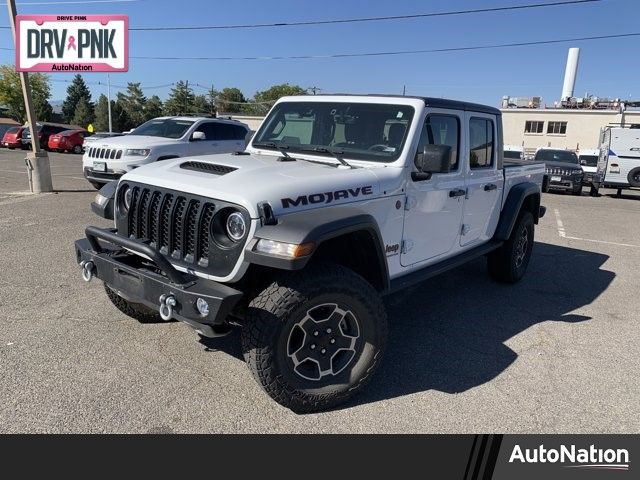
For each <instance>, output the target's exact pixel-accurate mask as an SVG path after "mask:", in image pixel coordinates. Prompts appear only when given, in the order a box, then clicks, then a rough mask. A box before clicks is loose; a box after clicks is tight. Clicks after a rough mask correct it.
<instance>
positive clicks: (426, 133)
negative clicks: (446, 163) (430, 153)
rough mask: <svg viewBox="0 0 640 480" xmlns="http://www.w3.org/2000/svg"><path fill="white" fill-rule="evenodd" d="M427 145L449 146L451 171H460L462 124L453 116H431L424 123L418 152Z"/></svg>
mask: <svg viewBox="0 0 640 480" xmlns="http://www.w3.org/2000/svg"><path fill="white" fill-rule="evenodd" d="M425 145H449V146H450V147H451V157H450V158H451V171H454V170H457V169H458V148H459V145H460V122H459V121H458V117H455V116H452V115H439V114H434V115H429V116H428V117H427V119H426V120H425V123H424V128H423V129H422V134H421V135H420V142H419V143H418V152H422V150H423V149H424V147H425Z"/></svg>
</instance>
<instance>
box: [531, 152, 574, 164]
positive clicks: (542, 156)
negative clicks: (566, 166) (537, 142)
mask: <svg viewBox="0 0 640 480" xmlns="http://www.w3.org/2000/svg"><path fill="white" fill-rule="evenodd" d="M535 159H536V160H541V161H543V162H564V163H575V164H579V163H580V162H578V156H577V155H576V154H575V153H574V152H569V151H568V150H538V151H537V152H536V158H535Z"/></svg>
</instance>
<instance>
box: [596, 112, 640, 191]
mask: <svg viewBox="0 0 640 480" xmlns="http://www.w3.org/2000/svg"><path fill="white" fill-rule="evenodd" d="M600 140H601V141H600V160H599V162H598V172H602V173H603V174H604V181H603V186H605V187H609V188H617V189H618V194H620V193H621V190H622V189H623V188H630V187H640V125H630V126H626V127H606V128H605V129H604V130H603V132H602V136H601V139H600Z"/></svg>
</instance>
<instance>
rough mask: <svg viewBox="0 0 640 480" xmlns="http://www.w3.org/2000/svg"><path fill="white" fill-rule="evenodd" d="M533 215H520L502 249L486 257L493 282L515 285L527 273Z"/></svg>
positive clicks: (531, 244)
mask: <svg viewBox="0 0 640 480" xmlns="http://www.w3.org/2000/svg"><path fill="white" fill-rule="evenodd" d="M533 233H534V224H533V215H531V213H530V212H522V213H520V217H519V218H518V221H517V222H516V225H515V226H514V227H513V231H512V232H511V236H510V237H509V239H508V240H507V241H506V242H505V243H504V245H503V246H502V247H500V248H499V249H497V250H494V251H493V252H491V253H490V254H489V255H488V256H487V267H488V269H489V275H490V276H491V278H493V279H494V280H497V281H499V282H505V283H516V282H517V281H519V280H520V279H521V278H522V277H523V276H524V274H525V272H526V271H527V267H528V265H529V260H530V259H531V251H532V249H533Z"/></svg>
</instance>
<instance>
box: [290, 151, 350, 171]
mask: <svg viewBox="0 0 640 480" xmlns="http://www.w3.org/2000/svg"><path fill="white" fill-rule="evenodd" d="M300 150H301V151H303V152H317V153H330V154H331V155H333V157H334V158H335V159H336V160H338V161H339V162H340V163H341V164H342V165H344V166H345V167H349V168H355V167H354V166H353V165H351V164H349V163H348V162H347V161H346V160H345V159H344V157H343V156H342V155H343V154H344V152H343V151H337V150H334V149H332V148H327V147H313V148H301V149H300Z"/></svg>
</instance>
